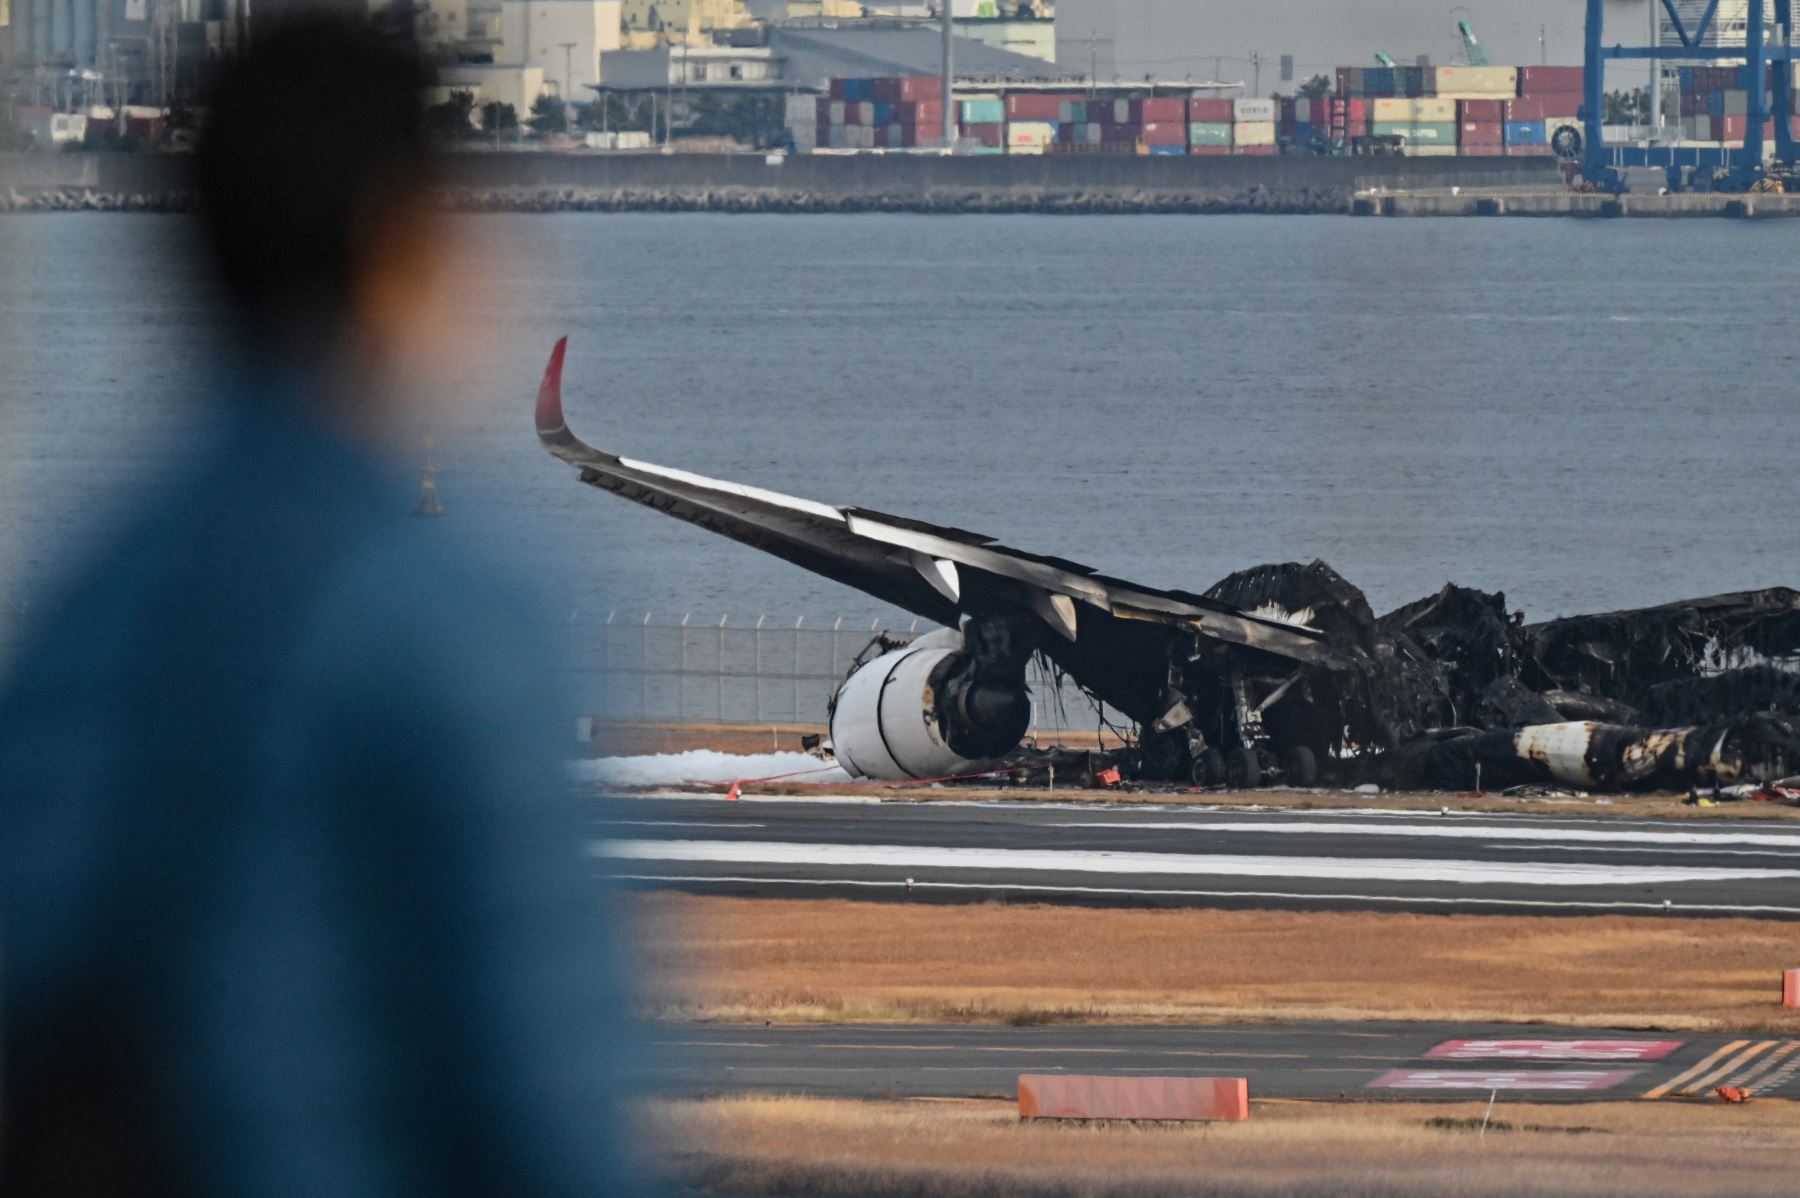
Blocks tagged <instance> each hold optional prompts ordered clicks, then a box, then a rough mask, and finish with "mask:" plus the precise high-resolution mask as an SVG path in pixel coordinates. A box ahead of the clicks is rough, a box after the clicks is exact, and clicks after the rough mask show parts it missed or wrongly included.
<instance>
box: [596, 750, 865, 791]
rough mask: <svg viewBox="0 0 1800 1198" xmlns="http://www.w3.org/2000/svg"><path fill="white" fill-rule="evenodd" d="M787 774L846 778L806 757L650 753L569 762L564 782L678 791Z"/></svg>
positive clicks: (803, 777) (799, 779)
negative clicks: (689, 786) (693, 784)
mask: <svg viewBox="0 0 1800 1198" xmlns="http://www.w3.org/2000/svg"><path fill="white" fill-rule="evenodd" d="M788 774H796V775H799V776H798V777H795V778H791V779H787V778H784V780H785V781H793V782H848V781H849V780H850V775H848V774H846V773H845V772H844V771H843V770H841V769H839V768H838V767H837V766H835V765H831V764H830V763H829V762H824V761H820V760H819V759H818V758H817V757H812V756H809V755H808V754H805V753H752V754H737V753H714V752H710V751H708V750H705V749H694V750H691V751H689V752H686V753H653V754H650V755H649V756H646V757H596V758H594V759H593V760H591V761H571V762H570V763H569V776H570V777H571V778H573V779H574V780H575V781H577V782H586V783H594V784H597V785H602V786H678V785H681V784H683V783H691V782H717V783H720V784H722V785H726V786H729V785H730V784H731V783H732V782H733V781H745V782H748V781H750V780H751V779H753V778H776V777H783V776H784V775H788Z"/></svg>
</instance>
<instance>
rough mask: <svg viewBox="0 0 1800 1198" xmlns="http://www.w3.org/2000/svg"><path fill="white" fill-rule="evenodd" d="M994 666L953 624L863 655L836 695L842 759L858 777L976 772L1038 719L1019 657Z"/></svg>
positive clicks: (837, 746) (836, 745) (837, 749)
mask: <svg viewBox="0 0 1800 1198" xmlns="http://www.w3.org/2000/svg"><path fill="white" fill-rule="evenodd" d="M993 666H994V663H993V662H992V661H988V660H983V658H982V657H981V655H979V654H977V653H972V652H970V651H969V650H968V648H967V647H966V646H965V643H964V637H963V634H962V633H961V632H959V631H957V630H955V629H946V630H944V631H942V632H935V633H932V634H930V635H929V636H924V637H920V638H919V639H918V640H916V641H914V642H913V643H912V644H910V645H907V646H906V647H904V648H901V649H895V650H893V651H891V652H888V653H884V654H882V655H881V656H880V657H877V658H875V659H874V660H873V661H870V662H867V663H865V664H864V665H862V666H861V667H859V668H858V669H857V670H856V672H855V673H853V674H851V675H850V677H848V678H847V679H845V680H844V684H843V686H841V687H840V688H838V692H837V697H836V698H835V699H834V700H833V702H832V708H831V743H832V750H833V752H834V753H835V754H836V756H837V761H838V764H839V765H841V766H842V767H843V768H844V769H845V771H846V772H848V773H849V774H850V776H851V777H853V778H871V779H876V780H880V781H904V780H906V779H916V778H945V777H951V776H954V775H957V774H968V773H975V772H978V771H979V770H980V769H981V768H982V767H983V766H984V765H986V764H988V763H990V762H992V761H993V760H995V759H996V758H999V757H1003V756H1005V755H1006V754H1007V753H1010V752H1011V751H1012V750H1013V749H1014V748H1016V747H1017V746H1018V744H1019V741H1020V740H1021V739H1023V738H1024V736H1025V733H1026V732H1027V731H1028V730H1029V729H1030V727H1031V696H1030V694H1029V692H1028V691H1027V690H1026V687H1025V677H1024V669H1023V666H1022V665H1020V666H1019V667H1018V669H1017V670H1016V671H1015V670H1013V669H1011V668H1006V669H999V670H996V669H995V668H993ZM1015 674H1016V677H1015Z"/></svg>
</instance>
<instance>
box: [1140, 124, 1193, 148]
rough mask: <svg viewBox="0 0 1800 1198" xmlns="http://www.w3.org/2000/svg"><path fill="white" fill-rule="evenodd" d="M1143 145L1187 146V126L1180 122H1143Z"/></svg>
mask: <svg viewBox="0 0 1800 1198" xmlns="http://www.w3.org/2000/svg"><path fill="white" fill-rule="evenodd" d="M1144 144H1145V145H1147V146H1185V145H1187V125H1185V124H1183V123H1182V122H1181V121H1145V122H1144Z"/></svg>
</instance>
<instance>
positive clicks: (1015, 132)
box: [1006, 121, 1056, 153]
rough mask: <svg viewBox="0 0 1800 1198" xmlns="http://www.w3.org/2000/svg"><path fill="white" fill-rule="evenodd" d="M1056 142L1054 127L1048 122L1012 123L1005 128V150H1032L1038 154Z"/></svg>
mask: <svg viewBox="0 0 1800 1198" xmlns="http://www.w3.org/2000/svg"><path fill="white" fill-rule="evenodd" d="M1055 140H1056V125H1055V124H1053V123H1052V122H1050V121H1014V122H1012V123H1011V124H1009V125H1008V126H1007V127H1006V145H1007V148H1009V149H1013V148H1032V147H1035V148H1036V149H1037V150H1038V152H1039V153H1042V152H1043V149H1044V147H1045V146H1047V145H1049V144H1050V143H1051V142H1053V141H1055Z"/></svg>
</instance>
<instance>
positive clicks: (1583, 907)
mask: <svg viewBox="0 0 1800 1198" xmlns="http://www.w3.org/2000/svg"><path fill="white" fill-rule="evenodd" d="M594 855H596V856H598V854H594ZM606 876H607V877H608V878H610V879H612V880H613V881H617V882H653V883H660V884H663V885H667V884H670V883H677V884H688V885H717V884H719V883H730V884H732V885H737V886H802V887H806V886H811V887H816V888H823V887H837V888H842V889H863V890H880V891H885V892H887V893H889V894H892V893H893V892H894V891H896V890H899V889H900V888H901V886H902V885H903V883H902V882H901V880H900V879H898V878H889V879H885V880H880V881H877V880H873V879H869V878H767V877H762V878H753V877H748V876H745V875H733V874H620V873H608V874H607V875H606ZM913 889H914V890H950V891H968V892H974V893H980V894H991V893H993V892H995V891H1001V892H1004V893H1006V894H1008V895H1018V894H1045V895H1050V894H1060V895H1076V896H1083V897H1085V896H1090V895H1091V896H1094V897H1104V898H1109V899H1111V898H1159V899H1233V900H1237V899H1257V900H1267V899H1276V900H1282V901H1306V902H1338V903H1392V904H1396V905H1399V906H1411V907H1504V908H1508V909H1512V908H1520V907H1523V908H1529V909H1531V910H1543V911H1654V912H1661V913H1667V912H1670V911H1674V912H1676V913H1679V914H1682V915H1694V914H1700V913H1708V914H1715V915H1726V914H1729V915H1781V916H1797V915H1800V907H1776V906H1770V905H1768V904H1763V903H1744V904H1734V903H1676V904H1674V905H1673V906H1669V907H1665V906H1664V905H1663V904H1662V903H1660V902H1633V901H1630V900H1620V901H1617V902H1605V901H1587V900H1582V899H1529V898H1479V897H1463V896H1459V895H1435V894H1426V895H1414V894H1337V893H1332V892H1329V891H1303V890H1142V889H1134V888H1131V887H1126V886H1039V885H1035V884H1032V883H1028V882H915V883H913ZM1338 1034H1340V1035H1341V1034H1345V1033H1338Z"/></svg>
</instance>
